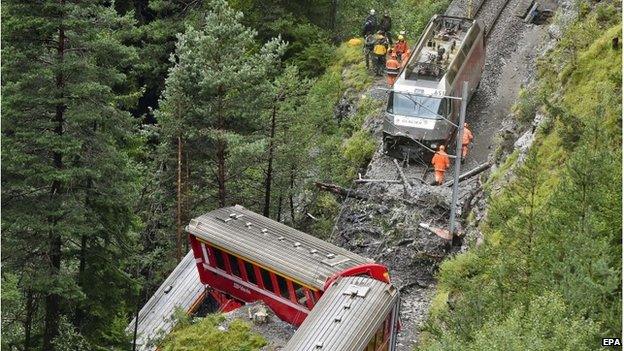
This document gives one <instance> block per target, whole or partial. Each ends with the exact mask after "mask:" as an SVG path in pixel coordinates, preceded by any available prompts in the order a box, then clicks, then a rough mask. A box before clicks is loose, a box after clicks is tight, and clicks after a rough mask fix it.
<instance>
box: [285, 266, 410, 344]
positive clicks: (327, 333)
mask: <svg viewBox="0 0 624 351" xmlns="http://www.w3.org/2000/svg"><path fill="white" fill-rule="evenodd" d="M399 305H400V302H399V291H398V289H396V287H395V286H394V285H392V284H388V283H384V282H382V281H379V280H375V279H371V278H369V277H363V276H359V277H343V278H340V279H339V280H337V281H336V282H334V283H333V284H332V286H331V287H329V288H328V289H327V291H326V292H325V294H323V296H322V297H321V299H320V300H319V302H318V303H317V305H316V307H315V308H314V310H312V312H311V313H310V315H308V317H307V318H306V320H305V321H304V322H303V324H302V325H301V326H300V327H299V329H297V332H296V333H295V335H293V337H292V338H291V339H290V340H289V341H288V344H286V347H284V349H283V351H309V350H319V351H323V350H331V351H394V350H395V349H396V338H397V329H398V327H399Z"/></svg>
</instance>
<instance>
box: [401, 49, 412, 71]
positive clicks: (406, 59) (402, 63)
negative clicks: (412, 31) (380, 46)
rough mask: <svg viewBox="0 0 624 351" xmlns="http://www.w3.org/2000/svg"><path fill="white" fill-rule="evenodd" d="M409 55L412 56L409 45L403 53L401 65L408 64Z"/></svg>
mask: <svg viewBox="0 0 624 351" xmlns="http://www.w3.org/2000/svg"><path fill="white" fill-rule="evenodd" d="M409 57H410V49H409V46H408V47H407V50H405V52H404V53H403V55H401V67H405V65H407V61H409Z"/></svg>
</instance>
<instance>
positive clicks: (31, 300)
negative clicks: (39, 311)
mask: <svg viewBox="0 0 624 351" xmlns="http://www.w3.org/2000/svg"><path fill="white" fill-rule="evenodd" d="M34 314H35V297H34V295H33V292H32V290H30V289H28V292H27V293H26V319H25V320H24V351H29V350H30V344H31V341H30V332H31V329H32V320H33V315H34Z"/></svg>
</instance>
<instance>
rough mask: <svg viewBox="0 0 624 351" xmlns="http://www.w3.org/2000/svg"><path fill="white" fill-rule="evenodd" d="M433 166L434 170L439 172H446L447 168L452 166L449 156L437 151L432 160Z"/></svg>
mask: <svg viewBox="0 0 624 351" xmlns="http://www.w3.org/2000/svg"><path fill="white" fill-rule="evenodd" d="M431 164H432V165H433V169H434V170H436V171H439V172H445V171H446V169H447V168H449V166H450V165H451V160H450V159H449V157H448V154H447V153H446V152H444V151H437V152H436V153H435V155H433V158H432V159H431Z"/></svg>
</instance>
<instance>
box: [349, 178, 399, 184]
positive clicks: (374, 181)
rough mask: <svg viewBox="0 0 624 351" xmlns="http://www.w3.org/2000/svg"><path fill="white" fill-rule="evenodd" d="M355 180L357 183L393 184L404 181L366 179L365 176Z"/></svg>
mask: <svg viewBox="0 0 624 351" xmlns="http://www.w3.org/2000/svg"><path fill="white" fill-rule="evenodd" d="M355 182H356V183H357V184H363V183H391V184H401V183H402V181H400V180H397V179H364V178H360V179H356V180H355Z"/></svg>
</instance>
